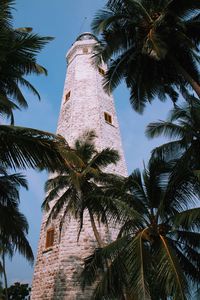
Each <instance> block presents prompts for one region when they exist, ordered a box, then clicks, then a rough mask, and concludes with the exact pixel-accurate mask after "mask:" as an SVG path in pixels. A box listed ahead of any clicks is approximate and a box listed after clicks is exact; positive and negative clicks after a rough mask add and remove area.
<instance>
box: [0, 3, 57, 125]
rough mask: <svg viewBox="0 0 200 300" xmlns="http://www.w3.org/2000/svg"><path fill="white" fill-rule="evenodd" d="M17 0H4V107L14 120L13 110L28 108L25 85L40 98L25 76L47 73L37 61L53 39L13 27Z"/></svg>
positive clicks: (0, 85) (0, 98) (0, 8)
mask: <svg viewBox="0 0 200 300" xmlns="http://www.w3.org/2000/svg"><path fill="white" fill-rule="evenodd" d="M14 3H15V1H13V0H6V1H5V0H1V1H0V25H1V26H0V111H1V113H3V114H5V115H6V116H8V117H10V118H11V123H12V124H13V123H14V116H13V110H14V109H20V108H27V106H28V103H27V101H26V99H25V97H24V95H23V92H22V90H21V87H26V88H28V89H29V90H30V91H31V92H32V93H33V94H35V95H36V96H37V97H38V98H39V99H40V95H39V93H38V91H37V90H36V89H35V88H34V87H33V85H32V84H31V83H30V82H29V81H28V80H27V79H26V78H25V76H26V75H31V74H36V75H40V74H46V75H47V71H46V69H45V68H44V67H42V66H41V65H39V64H38V63H37V54H38V53H39V52H40V51H41V50H42V49H43V48H44V46H45V45H46V44H47V43H48V42H49V41H50V40H52V38H51V37H41V36H39V35H38V34H34V33H32V29H31V28H18V29H14V28H13V27H12V21H13V17H12V9H13V4H14Z"/></svg>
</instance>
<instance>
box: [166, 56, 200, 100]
mask: <svg viewBox="0 0 200 300" xmlns="http://www.w3.org/2000/svg"><path fill="white" fill-rule="evenodd" d="M170 58H171V60H172V62H173V63H174V64H175V66H176V67H177V69H178V70H179V71H180V73H181V74H182V75H183V77H184V78H185V80H186V81H187V82H189V84H190V85H191V87H192V88H193V90H194V91H195V92H196V94H197V95H198V97H199V98H200V85H199V83H198V82H196V81H195V80H194V79H193V78H192V76H191V75H190V74H189V73H188V72H187V71H186V70H185V69H184V67H182V65H181V64H180V63H179V62H178V61H177V60H176V59H175V58H174V57H173V58H172V57H170Z"/></svg>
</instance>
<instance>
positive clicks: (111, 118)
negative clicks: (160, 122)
mask: <svg viewBox="0 0 200 300" xmlns="http://www.w3.org/2000/svg"><path fill="white" fill-rule="evenodd" d="M96 43H97V40H96V38H95V36H93V35H92V34H90V33H84V34H82V35H80V36H79V37H78V39H77V40H76V42H75V43H74V44H73V45H72V47H71V49H70V50H69V51H68V53H67V62H68V67H67V75H66V80H65V84H64V91H63V97H62V103H61V110H60V116H59V121H58V127H57V133H59V134H61V135H62V136H64V137H65V138H66V140H67V141H68V143H69V144H70V146H73V142H74V140H75V139H76V138H78V137H79V136H80V135H81V134H83V133H84V132H85V131H88V130H95V133H96V135H97V139H96V147H97V149H98V150H102V149H104V148H106V147H110V148H113V149H116V150H118V152H119V154H120V156H121V159H120V161H119V163H118V164H117V165H111V166H109V167H108V169H107V171H109V172H113V173H116V174H119V175H123V176H126V175H127V171H126V165H125V160H124V155H123V149H122V144H121V138H120V132H119V125H118V121H117V116H116V112H115V107H114V102H113V97H112V96H111V95H108V94H107V93H105V91H104V89H103V86H102V78H103V74H104V73H105V71H106V66H105V65H104V64H102V65H100V66H99V67H94V65H93V63H92V56H93V54H94V46H95V44H96ZM61 217H62V216H61V215H59V216H58V217H57V219H56V220H53V222H52V224H48V225H46V219H47V214H44V215H43V220H42V226H41V233H40V240H39V247H38V254H37V260H36V265H35V270H34V278H33V287H32V296H31V299H32V300H43V299H48V300H55V299H59V300H62V299H63V300H65V299H68V300H81V299H84V300H86V299H87V300H89V299H90V296H91V289H88V290H86V292H85V293H84V294H83V292H82V291H81V289H80V283H79V274H80V272H81V269H82V266H83V259H84V258H85V257H87V256H88V255H90V254H91V253H92V251H93V249H94V248H95V246H96V242H95V237H94V233H93V231H92V228H91V224H90V222H89V220H88V218H87V217H86V218H85V222H84V226H83V231H82V233H81V236H80V239H79V241H78V242H77V233H78V224H77V221H76V220H74V219H71V220H70V221H69V220H66V223H65V224H64V225H63V226H62V231H61V229H60V226H59V225H60V219H61ZM99 230H100V231H101V230H103V227H102V228H100V229H99Z"/></svg>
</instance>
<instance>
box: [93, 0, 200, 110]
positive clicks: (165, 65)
mask: <svg viewBox="0 0 200 300" xmlns="http://www.w3.org/2000/svg"><path fill="white" fill-rule="evenodd" d="M199 9H200V2H199V1H198V0H191V1H185V0H161V1H157V0H152V1H146V0H110V1H108V2H107V4H106V5H105V8H104V9H103V10H100V11H99V12H98V13H97V14H96V17H95V18H94V20H93V23H92V28H93V31H94V33H96V34H99V33H100V34H101V35H100V38H99V45H98V46H97V48H96V51H97V55H96V60H97V64H99V63H101V60H102V59H103V60H104V61H105V62H107V63H108V72H107V73H106V76H105V88H106V89H107V90H108V91H111V90H113V89H114V88H115V87H116V86H117V85H118V84H119V82H120V81H121V80H122V79H124V80H125V82H126V84H127V87H128V88H129V89H130V94H131V95H130V101H131V104H132V106H133V108H134V109H135V110H136V111H138V112H143V110H144V107H145V105H146V103H147V102H151V101H152V100H153V99H155V97H156V96H158V98H159V99H160V100H162V101H163V100H165V98H166V95H168V96H170V97H171V99H172V100H173V101H174V102H175V101H176V100H177V98H178V94H177V88H178V89H181V88H182V87H183V86H188V85H189V87H192V89H193V90H194V91H195V92H196V94H197V95H198V97H200V85H199V69H198V67H197V66H198V63H199V58H198V50H199V48H198V46H199V42H200V36H199V31H200V15H199Z"/></svg>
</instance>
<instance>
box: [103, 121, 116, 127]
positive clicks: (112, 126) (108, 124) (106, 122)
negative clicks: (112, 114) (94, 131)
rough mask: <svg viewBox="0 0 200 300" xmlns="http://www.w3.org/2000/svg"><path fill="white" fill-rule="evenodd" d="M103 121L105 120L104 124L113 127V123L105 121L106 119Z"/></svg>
mask: <svg viewBox="0 0 200 300" xmlns="http://www.w3.org/2000/svg"><path fill="white" fill-rule="evenodd" d="M105 122H106V124H108V125H110V126H112V127H115V125H113V124H112V123H110V122H107V121H105Z"/></svg>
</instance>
